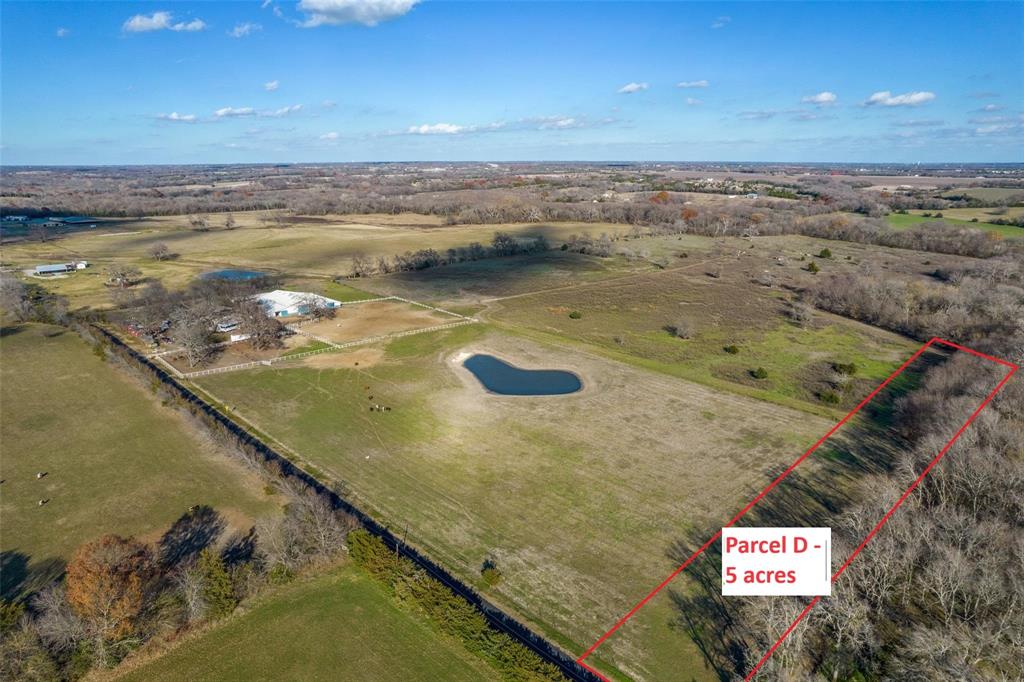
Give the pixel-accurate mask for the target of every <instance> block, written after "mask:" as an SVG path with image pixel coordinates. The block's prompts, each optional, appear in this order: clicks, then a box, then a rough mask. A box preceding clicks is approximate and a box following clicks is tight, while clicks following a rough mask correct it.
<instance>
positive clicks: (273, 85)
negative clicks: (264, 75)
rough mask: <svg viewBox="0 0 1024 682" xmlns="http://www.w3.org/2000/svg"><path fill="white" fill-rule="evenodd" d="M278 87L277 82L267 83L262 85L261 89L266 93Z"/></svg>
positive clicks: (278, 83)
mask: <svg viewBox="0 0 1024 682" xmlns="http://www.w3.org/2000/svg"><path fill="white" fill-rule="evenodd" d="M280 86H281V83H280V82H278V81H267V82H266V83H264V84H263V89H264V90H266V91H267V92H273V91H274V90H277V89H278V88H279V87H280Z"/></svg>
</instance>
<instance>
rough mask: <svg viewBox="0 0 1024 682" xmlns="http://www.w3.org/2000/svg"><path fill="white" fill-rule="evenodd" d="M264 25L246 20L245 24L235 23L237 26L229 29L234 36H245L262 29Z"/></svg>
mask: <svg viewBox="0 0 1024 682" xmlns="http://www.w3.org/2000/svg"><path fill="white" fill-rule="evenodd" d="M262 30H263V27H262V26H261V25H259V24H253V23H251V22H248V21H247V22H245V23H244V24H235V27H234V28H233V29H231V30H230V31H228V35H229V36H231V37H232V38H244V37H245V36H248V35H252V34H253V33H256V32H257V31H262Z"/></svg>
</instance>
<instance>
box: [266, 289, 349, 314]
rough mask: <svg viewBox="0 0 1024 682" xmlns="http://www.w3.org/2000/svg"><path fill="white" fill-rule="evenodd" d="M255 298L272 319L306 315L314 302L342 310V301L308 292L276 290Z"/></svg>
mask: <svg viewBox="0 0 1024 682" xmlns="http://www.w3.org/2000/svg"><path fill="white" fill-rule="evenodd" d="M253 298H255V299H256V302H257V303H259V304H260V305H261V306H263V309H264V310H265V311H266V312H267V315H269V316H270V317H294V316H296V315H306V314H307V313H309V311H310V307H311V305H312V304H313V302H314V301H319V302H320V303H323V305H324V306H326V307H327V308H340V307H341V301H335V300H334V299H333V298H327V297H326V296H321V295H320V294H313V293H310V292H308V291H285V290H284V289H275V290H274V291H268V292H266V293H264V294H256V296H254V297H253Z"/></svg>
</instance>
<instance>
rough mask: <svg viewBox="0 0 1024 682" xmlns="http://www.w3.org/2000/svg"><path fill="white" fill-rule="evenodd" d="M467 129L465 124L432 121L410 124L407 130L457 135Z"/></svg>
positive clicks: (423, 133)
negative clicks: (429, 122)
mask: <svg viewBox="0 0 1024 682" xmlns="http://www.w3.org/2000/svg"><path fill="white" fill-rule="evenodd" d="M467 130H468V128H467V127H466V126H460V125H455V124H454V123H433V124H423V125H418V126H410V127H409V130H408V131H407V132H409V133H411V134H413V135H458V134H459V133H464V132H466V131H467Z"/></svg>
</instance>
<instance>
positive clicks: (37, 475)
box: [36, 471, 47, 478]
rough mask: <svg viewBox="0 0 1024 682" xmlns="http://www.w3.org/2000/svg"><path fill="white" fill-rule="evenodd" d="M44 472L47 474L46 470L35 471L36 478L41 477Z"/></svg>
mask: <svg viewBox="0 0 1024 682" xmlns="http://www.w3.org/2000/svg"><path fill="white" fill-rule="evenodd" d="M46 474H47V472H45V471H37V472H36V478H42V477H43V476H45V475H46Z"/></svg>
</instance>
